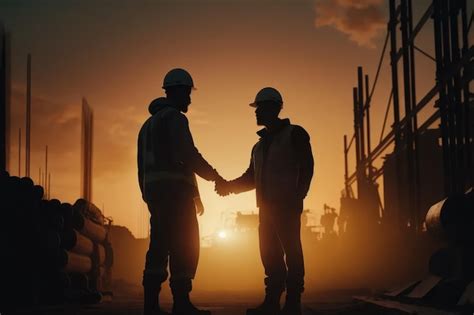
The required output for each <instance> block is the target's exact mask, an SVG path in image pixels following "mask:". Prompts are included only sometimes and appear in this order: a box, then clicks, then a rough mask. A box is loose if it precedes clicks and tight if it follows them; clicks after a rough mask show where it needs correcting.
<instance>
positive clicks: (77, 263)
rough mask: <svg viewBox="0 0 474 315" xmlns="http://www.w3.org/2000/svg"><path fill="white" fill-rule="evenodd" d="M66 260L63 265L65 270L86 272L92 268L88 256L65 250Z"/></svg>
mask: <svg viewBox="0 0 474 315" xmlns="http://www.w3.org/2000/svg"><path fill="white" fill-rule="evenodd" d="M66 255H67V262H66V265H65V266H64V271H66V272H79V273H88V272H90V271H91V269H92V260H91V258H90V257H87V256H84V255H80V254H76V253H73V252H69V251H66Z"/></svg>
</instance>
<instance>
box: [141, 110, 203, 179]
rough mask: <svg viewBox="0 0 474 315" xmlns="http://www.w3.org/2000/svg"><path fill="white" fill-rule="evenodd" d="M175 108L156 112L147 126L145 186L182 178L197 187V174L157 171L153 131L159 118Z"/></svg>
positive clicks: (145, 135)
mask: <svg viewBox="0 0 474 315" xmlns="http://www.w3.org/2000/svg"><path fill="white" fill-rule="evenodd" d="M173 110H175V109H174V108H172V107H165V108H163V109H162V110H160V111H159V112H158V113H156V114H155V115H156V117H155V115H154V117H152V118H151V120H150V121H149V122H148V123H149V125H148V126H147V130H146V131H145V134H144V137H145V138H144V140H145V141H144V142H145V146H144V147H145V152H144V154H143V158H142V159H143V160H142V163H143V165H144V172H143V184H144V187H145V186H146V184H147V183H148V184H149V183H151V182H157V181H166V180H180V181H184V182H186V183H188V184H190V185H192V186H195V187H197V180H196V176H195V174H189V175H188V176H186V175H184V174H182V173H179V172H172V171H155V170H154V169H156V166H157V165H156V160H155V147H154V142H153V139H152V138H153V134H152V133H151V131H152V130H153V127H154V125H155V123H158V122H157V120H162V119H163V118H164V117H165V115H166V114H168V113H170V112H172V111H173ZM149 141H151V142H149Z"/></svg>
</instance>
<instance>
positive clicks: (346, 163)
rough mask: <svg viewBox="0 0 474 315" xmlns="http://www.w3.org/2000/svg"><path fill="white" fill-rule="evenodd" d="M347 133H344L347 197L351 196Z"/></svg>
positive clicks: (345, 187)
mask: <svg viewBox="0 0 474 315" xmlns="http://www.w3.org/2000/svg"><path fill="white" fill-rule="evenodd" d="M347 151H348V150H347V135H344V189H345V191H346V197H349V185H348V184H349V183H348V181H349V165H348V161H347V153H348V152H347Z"/></svg>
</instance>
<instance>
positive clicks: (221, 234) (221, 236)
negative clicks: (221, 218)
mask: <svg viewBox="0 0 474 315" xmlns="http://www.w3.org/2000/svg"><path fill="white" fill-rule="evenodd" d="M217 236H219V238H220V239H226V238H227V232H226V231H219V233H217Z"/></svg>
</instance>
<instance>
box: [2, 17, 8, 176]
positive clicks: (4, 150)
mask: <svg viewBox="0 0 474 315" xmlns="http://www.w3.org/2000/svg"><path fill="white" fill-rule="evenodd" d="M0 33H1V38H0V41H1V47H0V171H6V170H8V158H9V152H8V151H9V150H8V148H9V145H8V144H9V143H8V142H9V132H8V131H9V116H10V115H9V81H10V80H9V66H8V64H9V53H8V47H7V46H8V43H7V34H6V31H5V29H4V27H3V25H1V24H0Z"/></svg>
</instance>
